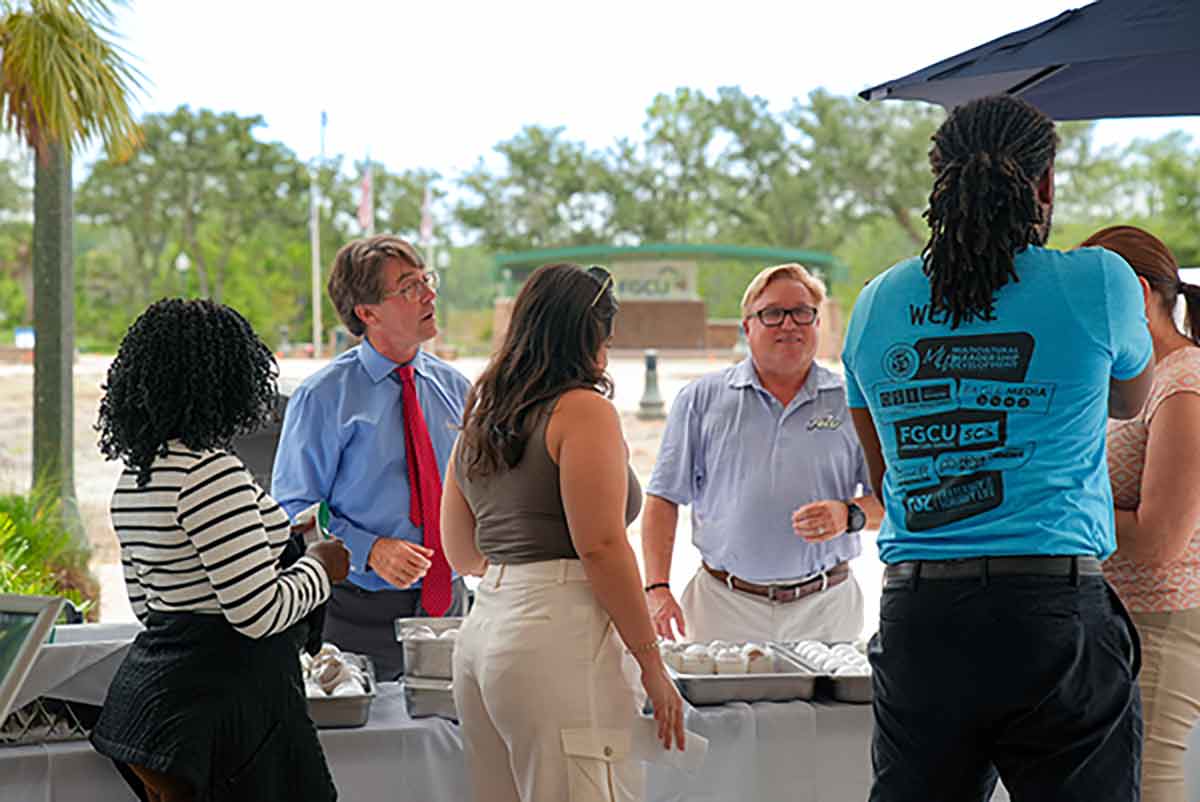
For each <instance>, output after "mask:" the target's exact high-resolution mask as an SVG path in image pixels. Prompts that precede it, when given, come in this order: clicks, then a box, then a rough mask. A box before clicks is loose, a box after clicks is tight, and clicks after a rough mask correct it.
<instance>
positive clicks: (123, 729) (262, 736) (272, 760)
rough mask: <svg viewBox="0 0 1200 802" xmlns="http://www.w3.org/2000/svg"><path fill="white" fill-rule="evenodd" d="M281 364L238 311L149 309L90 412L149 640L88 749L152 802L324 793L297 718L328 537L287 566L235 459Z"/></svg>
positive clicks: (335, 557) (331, 548) (279, 532)
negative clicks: (108, 466) (115, 472)
mask: <svg viewBox="0 0 1200 802" xmlns="http://www.w3.org/2000/svg"><path fill="white" fill-rule="evenodd" d="M277 374H278V368H277V366H276V365H275V360H274V357H273V356H272V355H271V352H270V350H269V349H268V348H267V347H266V345H264V344H263V342H262V340H260V339H259V338H258V336H257V335H256V334H255V333H254V331H253V329H251V327H250V324H249V323H247V322H246V320H245V319H244V318H243V317H242V316H241V315H239V314H238V313H237V312H235V311H234V310H232V309H230V308H229V307H227V306H222V305H220V304H215V303H212V302H210V301H204V300H196V301H184V300H180V299H166V300H162V301H159V302H158V303H155V304H154V305H152V306H151V307H150V308H149V309H147V310H146V311H145V312H144V313H142V315H141V317H139V318H138V319H137V320H136V321H135V322H134V324H133V326H131V327H130V329H129V331H128V332H127V333H126V334H125V338H124V339H123V340H122V341H121V347H120V350H119V351H118V353H117V356H116V359H114V360H113V363H112V365H111V366H110V368H109V371H108V378H107V382H106V384H105V385H104V390H105V395H104V397H103V398H102V399H101V401H100V419H99V423H98V424H97V427H96V428H97V429H98V430H99V431H100V450H101V452H103V453H104V455H105V456H106V457H108V458H109V459H120V460H122V461H123V462H124V463H125V466H126V469H125V471H124V473H123V474H122V475H121V479H120V481H119V482H118V484H117V489H116V491H115V492H114V494H113V500H112V508H111V509H112V521H113V528H114V529H115V530H116V533H117V538H118V540H119V541H120V544H121V562H122V563H123V565H124V569H125V583H126V586H127V588H128V591H129V600H130V602H131V603H132V605H133V610H134V612H135V613H136V615H137V617H138V618H139V619H140V620H141V622H142V623H143V624H144V625H145V627H146V629H145V630H144V631H143V632H142V633H140V634H139V635H138V637H137V639H136V640H135V641H134V643H133V647H132V648H131V649H130V652H129V654H128V656H127V657H126V658H125V661H124V662H123V663H122V664H121V667H120V669H119V670H118V671H117V674H116V676H115V677H114V678H113V681H112V684H111V686H110V687H109V691H108V697H107V698H106V700H105V703H104V710H103V711H102V713H101V715H100V720H99V722H98V723H97V724H96V727H95V729H94V730H93V732H92V744H93V745H94V746H95V748H96V750H97V751H98V752H100V753H101V754H103V755H105V756H107V757H109V758H111V759H112V760H113V761H114V762H116V764H117V767H118V769H119V770H120V771H121V773H122V775H123V776H124V777H125V778H126V779H127V780H128V781H129V783H130V785H131V786H133V788H134V790H135V791H136V792H137V793H138V797H139V798H140V799H143V800H146V799H148V800H150V802H204V801H205V800H212V802H235V801H240V800H260V799H287V800H311V802H328V800H333V799H336V798H337V792H336V790H335V789H334V787H333V781H332V778H331V777H330V774H329V770H328V768H327V766H326V764H325V757H324V754H323V753H322V751H321V745H320V743H319V742H318V740H317V734H316V730H315V728H314V727H313V724H312V721H311V720H310V719H309V718H308V711H307V706H306V702H305V698H304V690H303V683H302V681H301V678H300V664H299V657H298V652H299V649H300V645H301V644H302V643H303V642H304V641H305V638H306V636H307V634H308V631H307V626H306V624H305V622H304V619H305V616H307V615H308V614H309V613H310V612H311V611H312V610H313V609H314V608H316V607H317V606H318V605H320V604H322V603H324V602H325V600H326V599H328V598H329V586H330V582H331V581H339V580H341V579H344V578H345V577H346V573H347V571H348V570H349V556H348V553H347V552H346V549H345V548H344V547H343V546H342V545H341V543H340V542H338V541H324V542H319V543H316V544H314V545H312V546H310V547H309V549H308V551H307V553H306V554H304V555H303V556H301V557H299V559H295V560H294V561H293V562H292V563H291V564H290V565H288V566H287V567H286V568H285V567H283V566H282V565H281V564H280V557H281V555H282V554H283V552H284V547H285V545H286V544H287V543H288V541H289V537H290V525H289V521H288V517H287V515H286V514H285V513H284V512H283V510H282V509H280V507H279V505H278V504H276V503H275V501H274V500H273V499H272V498H271V497H270V496H268V495H267V494H266V493H265V492H264V491H263V490H262V489H261V488H259V487H258V485H256V484H255V483H254V480H253V479H252V478H251V477H250V474H249V472H248V471H247V470H246V466H245V465H243V464H242V461H241V460H239V459H238V458H237V457H236V456H234V455H233V453H232V451H231V443H232V441H233V439H234V438H235V437H237V436H239V435H242V434H247V433H250V432H253V431H255V430H256V429H258V428H259V427H260V426H262V424H263V423H264V422H266V420H267V419H268V416H269V415H270V414H271V412H272V410H273V409H274V403H275V398H276V394H277V390H276V385H275V377H276V375H277Z"/></svg>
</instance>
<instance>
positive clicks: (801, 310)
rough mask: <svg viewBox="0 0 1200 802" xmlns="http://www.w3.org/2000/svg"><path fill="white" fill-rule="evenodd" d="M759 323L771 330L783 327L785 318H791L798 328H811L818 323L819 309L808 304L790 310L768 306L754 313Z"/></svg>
mask: <svg viewBox="0 0 1200 802" xmlns="http://www.w3.org/2000/svg"><path fill="white" fill-rule="evenodd" d="M754 316H755V317H756V318H758V322H759V323H762V324H763V325H764V326H767V327H769V328H775V327H776V326H782V325H783V321H784V319H785V318H788V317H790V318H791V319H792V322H793V323H795V324H796V325H797V326H811V325H812V324H813V323H816V322H817V308H816V307H815V306H809V305H808V304H800V305H799V306H793V307H791V308H790V309H785V308H784V307H782V306H768V307H767V308H766V309H759V310H758V311H757V312H755V313H754Z"/></svg>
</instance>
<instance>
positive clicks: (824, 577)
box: [702, 562, 850, 604]
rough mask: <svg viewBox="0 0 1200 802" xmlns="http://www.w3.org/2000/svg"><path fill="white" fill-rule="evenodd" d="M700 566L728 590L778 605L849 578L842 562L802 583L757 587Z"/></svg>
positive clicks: (848, 573) (707, 566)
mask: <svg viewBox="0 0 1200 802" xmlns="http://www.w3.org/2000/svg"><path fill="white" fill-rule="evenodd" d="M702 564H703V565H704V570H705V571H708V572H709V573H710V574H712V576H713V578H714V579H716V580H717V581H718V582H720V583H721V584H723V585H725V586H726V587H728V588H729V589H730V590H740V591H741V592H742V593H749V594H751V595H754V596H762V597H763V598H765V599H767V600H768V601H772V602H777V603H779V604H786V603H787V602H793V601H796V600H797V599H803V598H804V597H805V596H811V595H812V594H814V593H820V592H821V591H823V590H828V589H829V588H832V587H837V586H838V585H840V584H842V583H843V582H845V581H846V577H848V576H850V564H849V563H844V562H843V563H838V564H837V565H835V566H833V567H832V568H830V569H829V570H828V571H823V572H822V573H821V574H819V575H818V576H814V577H813V578H812V579H806V580H804V581H803V582H795V583H792V584H787V585H759V584H757V583H755V582H747V581H746V580H744V579H739V578H738V577H736V576H734V575H733V574H731V573H729V572H728V571H718V570H717V569H716V568H713V567H712V566H710V565H709V564H708V563H702Z"/></svg>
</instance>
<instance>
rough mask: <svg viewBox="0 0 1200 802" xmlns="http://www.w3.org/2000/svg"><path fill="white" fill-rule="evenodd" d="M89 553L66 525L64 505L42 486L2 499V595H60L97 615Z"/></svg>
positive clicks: (87, 613) (91, 615)
mask: <svg viewBox="0 0 1200 802" xmlns="http://www.w3.org/2000/svg"><path fill="white" fill-rule="evenodd" d="M90 556H91V554H90V551H89V549H88V548H87V547H86V546H82V545H80V544H79V543H77V542H76V541H75V538H74V537H73V536H72V534H71V532H70V530H68V529H67V527H66V525H65V524H64V522H63V517H62V505H61V502H60V501H59V500H58V499H57V498H56V497H55V496H54V495H53V494H52V493H50V492H48V491H47V490H46V489H45V488H44V487H36V488H34V490H33V491H31V492H30V493H29V495H27V496H22V495H5V496H0V593H20V594H32V595H41V596H62V597H64V598H66V599H67V600H68V601H70V602H71V603H72V604H74V605H75V607H76V608H77V609H78V610H79V611H80V612H81V613H83V614H84V616H85V617H88V618H95V617H96V615H98V614H99V605H98V604H97V603H96V602H97V600H98V598H99V585H98V584H97V582H96V580H95V579H94V578H93V577H92V576H91V574H90V572H89V571H88V559H89V557H90Z"/></svg>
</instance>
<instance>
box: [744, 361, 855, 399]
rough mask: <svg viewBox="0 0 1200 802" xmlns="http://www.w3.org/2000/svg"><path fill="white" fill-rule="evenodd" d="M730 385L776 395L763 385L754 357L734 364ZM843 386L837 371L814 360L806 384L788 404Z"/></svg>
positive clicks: (769, 395) (812, 397) (767, 394)
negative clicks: (755, 367) (755, 366)
mask: <svg viewBox="0 0 1200 802" xmlns="http://www.w3.org/2000/svg"><path fill="white" fill-rule="evenodd" d="M729 386H730V387H732V388H734V389H735V390H744V389H745V388H747V387H753V388H754V389H756V390H758V391H759V392H760V393H763V394H764V395H766V396H768V397H771V398H773V397H774V396H772V395H771V393H770V392H769V391H768V390H767V388H765V387H763V384H762V380H761V379H759V377H758V371H757V370H755V369H754V359H753V358H752V357H746V358H745V359H743V360H742V361H741V362H739V363H738V364H737V365H735V366H734V368H733V370H732V371H731V372H730V374H729ZM841 386H842V383H841V381H840V380H839V379H838V376H837V374H836V373H834V372H833V371H831V370H829V368H826V367H824V366H822V365H821V364H819V363H818V362H816V361H815V360H814V361H813V363H812V368H811V369H810V370H809V371H808V378H806V379H805V380H804V386H803V387H801V388H800V392H798V393H796V397H795V398H793V399H792V403H791V404H789V405H788V406H793V407H794V406H798V405H800V404H804V403H806V402H808V401H812V400H813V399H814V398H816V397H817V395H818V394H819V393H820V392H821V391H822V390H836V389H838V388H840V387H841Z"/></svg>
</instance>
